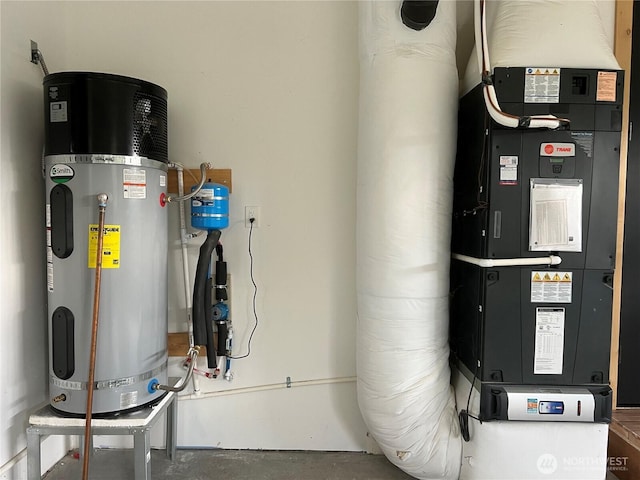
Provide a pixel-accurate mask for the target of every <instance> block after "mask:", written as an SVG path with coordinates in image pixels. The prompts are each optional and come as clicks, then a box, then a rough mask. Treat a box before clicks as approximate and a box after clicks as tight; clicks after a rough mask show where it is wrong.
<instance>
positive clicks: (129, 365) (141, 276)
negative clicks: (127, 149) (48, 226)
mask: <svg viewBox="0 0 640 480" xmlns="http://www.w3.org/2000/svg"><path fill="white" fill-rule="evenodd" d="M60 165H66V166H68V167H71V169H72V170H73V177H72V178H71V179H69V180H66V181H65V182H64V185H66V186H67V187H68V188H69V189H70V190H71V192H72V195H73V241H74V248H73V252H72V254H71V255H70V256H69V257H67V258H58V257H57V256H55V255H53V254H52V252H51V248H50V245H51V242H50V239H48V241H47V245H48V246H47V269H48V285H47V287H48V321H49V374H50V384H49V386H50V398H52V399H53V398H55V397H57V396H59V395H61V394H63V395H64V396H65V400H64V401H61V402H56V403H53V401H52V405H53V406H54V407H55V408H56V409H57V410H60V411H62V412H67V413H70V414H81V415H83V414H85V412H86V401H87V379H88V370H89V353H90V340H91V328H92V310H93V297H94V282H95V268H90V267H89V243H90V241H89V228H90V225H92V224H93V225H95V224H97V223H98V213H97V212H98V209H97V200H96V195H97V194H98V193H102V192H104V193H107V194H108V196H109V201H108V204H107V208H106V216H105V225H106V226H118V227H119V232H120V241H119V259H118V261H117V264H118V268H103V270H102V285H101V298H100V315H99V327H98V342H97V353H96V355H97V356H96V370H95V383H94V399H93V409H92V411H93V412H94V413H98V414H99V413H110V412H117V411H122V410H127V409H131V408H136V407H139V406H142V405H145V404H147V403H150V402H153V401H154V400H156V399H159V398H160V397H161V396H162V392H161V391H153V390H151V391H150V389H149V383H150V382H151V381H153V380H154V379H155V380H157V381H158V382H159V383H162V384H166V383H167V251H168V250H167V208H166V207H165V206H164V201H163V200H164V195H165V194H166V184H167V183H166V178H167V173H166V170H167V166H166V164H164V163H162V162H157V161H152V160H147V159H144V158H142V159H141V158H140V157H126V156H120V157H117V156H112V157H107V156H99V155H98V156H96V155H84V156H79V155H75V156H74V155H52V156H47V157H45V174H46V195H47V196H46V198H47V209H48V210H49V209H50V207H49V203H50V192H51V190H52V188H53V187H54V186H55V185H56V183H55V182H54V181H53V180H52V169H53V168H54V167H55V166H60ZM54 178H55V177H54ZM132 178H134V179H135V178H137V179H138V180H140V179H143V182H140V181H139V182H137V183H144V187H142V186H141V185H134V186H133V189H134V191H133V192H131V191H130V192H125V190H126V189H128V188H132V187H131V186H130V185H127V184H128V183H130V182H128V181H127V179H129V180H130V179H132ZM58 180H59V179H58ZM134 183H135V182H134ZM143 191H144V193H143ZM126 197H134V198H126ZM47 222H50V213H48V214H47ZM109 241H110V242H113V238H112V239H111V240H109ZM107 243H108V242H107V240H106V238H105V245H107ZM110 248H113V249H115V247H114V246H113V245H111V247H110ZM112 254H113V253H112ZM106 263H109V262H106ZM61 306H63V307H66V308H68V309H69V310H70V311H71V312H72V313H73V316H74V332H73V350H74V351H73V356H74V372H73V374H72V375H71V376H70V377H69V378H66V379H61V378H59V377H58V376H56V374H55V373H54V370H53V367H52V363H53V360H52V350H53V348H52V333H51V328H52V315H53V312H54V311H55V310H56V309H57V308H58V307H61Z"/></svg>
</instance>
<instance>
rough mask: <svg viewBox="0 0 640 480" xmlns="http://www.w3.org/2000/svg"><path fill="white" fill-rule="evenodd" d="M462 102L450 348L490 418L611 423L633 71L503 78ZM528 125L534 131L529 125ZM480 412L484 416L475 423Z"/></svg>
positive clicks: (545, 72)
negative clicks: (625, 138) (533, 121)
mask: <svg viewBox="0 0 640 480" xmlns="http://www.w3.org/2000/svg"><path fill="white" fill-rule="evenodd" d="M486 81H487V82H491V84H492V85H494V86H495V91H496V94H497V98H498V100H499V104H500V106H501V108H502V109H504V111H505V112H509V114H513V115H516V116H518V117H519V118H521V119H522V122H523V123H526V121H527V119H528V118H530V116H531V115H545V114H546V115H549V114H552V115H555V116H557V117H560V118H564V119H567V120H568V121H569V122H567V124H568V126H567V128H560V129H556V130H549V129H526V128H504V127H502V126H500V125H498V124H497V123H496V122H494V121H493V120H492V119H491V118H490V117H489V114H488V113H487V109H486V108H485V100H484V98H483V92H482V88H483V86H482V85H479V86H477V87H476V88H475V89H473V90H472V91H470V92H469V93H468V94H467V95H465V96H464V97H463V98H462V99H461V101H460V114H459V134H458V154H457V160H456V171H455V179H454V185H455V186H454V191H455V193H454V219H453V240H452V251H453V252H454V255H453V260H452V264H451V333H450V334H451V347H452V352H453V355H454V358H455V360H456V363H457V366H458V368H459V369H460V370H461V371H462V372H463V373H464V374H466V376H467V378H468V379H469V382H470V383H472V385H473V386H475V388H476V389H477V390H478V391H479V394H480V410H479V412H477V413H476V414H477V415H479V419H480V420H484V421H487V420H529V421H573V422H604V423H606V422H608V421H609V420H610V418H611V409H612V404H611V402H612V395H611V388H610V387H609V349H610V338H611V309H612V298H613V273H614V271H613V267H614V259H615V247H616V242H615V240H616V213H617V198H618V195H617V192H618V171H619V147H620V130H621V124H622V85H623V72H621V71H612V70H598V69H564V68H542V69H540V68H520V67H519V68H495V70H494V74H493V76H492V78H490V79H487V80H486ZM521 126H524V127H526V125H524V124H523V125H521ZM474 413H475V412H474Z"/></svg>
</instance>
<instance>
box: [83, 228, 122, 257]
mask: <svg viewBox="0 0 640 480" xmlns="http://www.w3.org/2000/svg"><path fill="white" fill-rule="evenodd" d="M97 252H98V225H96V224H90V225H89V252H88V258H89V262H88V267H89V268H96V257H97ZM102 268H120V225H105V226H104V234H103V237H102Z"/></svg>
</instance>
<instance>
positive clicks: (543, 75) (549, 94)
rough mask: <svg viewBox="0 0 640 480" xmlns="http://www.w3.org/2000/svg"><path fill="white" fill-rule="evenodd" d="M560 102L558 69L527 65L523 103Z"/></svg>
mask: <svg viewBox="0 0 640 480" xmlns="http://www.w3.org/2000/svg"><path fill="white" fill-rule="evenodd" d="M558 102H560V69H559V68H556V67H545V68H543V67H537V68H536V67H529V68H527V69H526V70H525V79H524V103H558Z"/></svg>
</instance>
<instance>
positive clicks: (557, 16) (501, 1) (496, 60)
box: [461, 0, 620, 94]
mask: <svg viewBox="0 0 640 480" xmlns="http://www.w3.org/2000/svg"><path fill="white" fill-rule="evenodd" d="M474 2H475V4H476V8H477V6H478V5H479V0H474ZM600 3H603V2H600ZM604 3H606V2H604ZM611 3H613V2H611ZM486 4H487V5H486V7H487V12H486V13H487V29H486V30H487V31H486V34H487V40H488V51H489V52H490V55H491V67H561V68H602V69H612V70H616V69H619V68H620V67H619V66H618V62H617V61H616V59H615V56H614V55H613V52H612V50H611V45H610V43H609V39H608V38H607V34H606V31H605V28H604V26H603V23H602V17H601V15H600V8H599V7H598V3H597V2H596V1H594V0H564V1H560V0H518V1H517V2H514V1H513V0H490V1H487V2H486ZM475 19H476V22H477V21H478V19H479V15H478V14H477V13H476V15H475ZM477 28H478V24H477V23H476V29H477ZM478 41H479V39H476V45H477V43H478ZM481 64H482V60H481V57H480V55H479V50H478V49H477V48H474V51H473V52H472V54H471V57H470V58H469V63H468V65H467V69H466V72H465V75H464V80H463V82H462V84H463V87H462V90H461V92H462V93H463V94H464V93H466V92H468V91H469V90H471V89H472V88H473V87H475V86H476V85H478V83H480V80H481V74H480V69H481Z"/></svg>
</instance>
